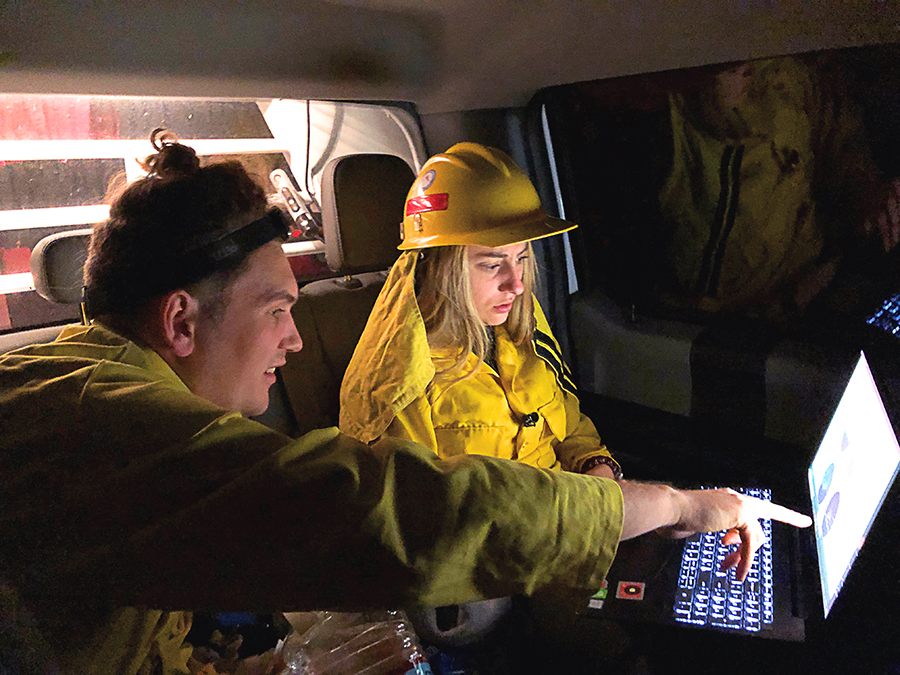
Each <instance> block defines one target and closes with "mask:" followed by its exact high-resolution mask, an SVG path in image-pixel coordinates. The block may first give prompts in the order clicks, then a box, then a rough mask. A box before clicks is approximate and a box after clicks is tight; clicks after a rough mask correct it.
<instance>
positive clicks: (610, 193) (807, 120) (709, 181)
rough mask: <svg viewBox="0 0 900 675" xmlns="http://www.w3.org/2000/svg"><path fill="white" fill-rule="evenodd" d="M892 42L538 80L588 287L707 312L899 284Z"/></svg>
mask: <svg viewBox="0 0 900 675" xmlns="http://www.w3.org/2000/svg"><path fill="white" fill-rule="evenodd" d="M898 53H900V52H898V47H897V46H896V45H886V46H877V47H870V48H864V49H854V50H838V51H829V52H818V53H811V54H801V55H795V56H785V57H774V58H767V59H760V60H754V61H746V62H741V63H728V64H721V65H713V66H704V67H701V68H691V69H685V70H679V71H669V72H663V73H653V74H648V75H639V76H632V77H623V78H617V79H614V80H602V81H595V82H583V83H578V84H574V85H566V86H563V87H558V88H554V89H552V90H548V91H547V92H544V100H545V104H546V110H547V118H548V126H549V130H550V136H551V139H552V145H553V149H554V152H555V154H556V157H557V163H556V165H557V166H556V168H557V169H558V171H559V173H560V179H559V191H560V193H561V198H562V201H563V203H564V204H565V208H566V212H567V215H568V216H569V218H571V219H573V220H575V221H576V222H579V223H580V224H581V225H582V227H581V228H580V230H578V231H576V232H574V233H573V235H572V237H573V242H575V247H574V248H575V250H574V251H573V253H574V256H575V261H576V267H577V269H578V272H579V282H580V284H579V285H580V287H581V288H582V290H588V291H590V290H599V291H601V292H603V293H605V294H607V295H608V296H610V297H612V298H613V299H614V300H616V301H617V302H618V303H619V304H620V305H622V306H623V307H626V308H627V309H629V310H630V309H631V308H632V307H636V308H637V311H638V313H643V314H653V315H657V316H664V317H669V318H678V319H686V320H689V321H697V322H702V323H721V322H732V321H738V322H744V321H746V320H751V321H760V322H767V323H773V324H776V325H780V326H792V327H797V326H806V325H810V324H813V325H816V326H821V325H823V324H825V325H834V326H839V325H840V323H841V322H842V321H847V320H853V321H857V322H860V321H862V320H863V318H864V316H865V315H867V314H868V313H869V312H870V311H874V310H875V309H876V308H877V307H878V306H879V305H880V303H881V301H882V300H883V299H884V298H885V297H889V296H890V295H891V293H896V292H897V291H898V290H900V288H898V287H897V282H896V279H897V278H900V277H898V271H900V263H898V260H900V259H898V255H900V252H898V250H897V243H898V238H900V237H898V234H897V233H898V232H900V208H898V203H900V201H898V200H900V180H898V176H900V165H898V161H897V159H896V158H897V157H898V156H900V154H898V153H900V135H898V134H897V133H896V129H897V128H898V122H900V115H898V111H900V97H898V96H897V93H896V92H897V91H900V88H898V84H900V67H898V66H897V62H898V59H897V56H898Z"/></svg>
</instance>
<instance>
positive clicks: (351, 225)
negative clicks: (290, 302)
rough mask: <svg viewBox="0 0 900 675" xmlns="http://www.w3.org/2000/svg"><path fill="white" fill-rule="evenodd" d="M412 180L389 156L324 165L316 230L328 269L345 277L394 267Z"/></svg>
mask: <svg viewBox="0 0 900 675" xmlns="http://www.w3.org/2000/svg"><path fill="white" fill-rule="evenodd" d="M413 180H415V174H414V173H413V170H412V169H411V168H410V167H409V165H408V164H407V163H406V162H405V161H403V160H402V159H400V158H399V157H396V156H395V155H379V154H363V155H347V156H345V157H338V158H337V159H333V160H331V161H330V162H328V164H326V165H325V170H324V171H323V172H322V229H323V231H324V234H325V260H326V261H327V262H328V266H329V267H330V268H331V269H332V270H334V271H335V272H337V273H338V274H345V275H349V274H358V273H361V272H373V271H376V270H385V269H387V268H389V267H390V266H391V265H393V264H394V261H396V260H397V256H398V255H399V251H398V250H397V246H399V245H400V223H401V221H402V220H403V205H404V204H405V202H406V194H407V192H409V188H410V186H411V185H412V183H413Z"/></svg>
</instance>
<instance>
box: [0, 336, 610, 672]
mask: <svg viewBox="0 0 900 675" xmlns="http://www.w3.org/2000/svg"><path fill="white" fill-rule="evenodd" d="M0 480H2V490H0V550H2V551H3V555H2V560H0V586H2V587H3V588H2V589H0V591H4V592H2V593H0V594H2V595H4V596H5V597H6V596H8V595H9V593H7V592H5V591H9V590H11V591H12V593H13V594H17V595H18V597H19V598H20V600H21V604H22V606H24V607H26V608H28V609H29V611H30V612H31V613H32V614H33V616H34V620H35V622H36V623H35V625H36V627H37V628H38V629H39V630H38V632H39V633H40V634H41V635H43V636H45V638H46V643H47V644H48V645H49V647H48V649H50V651H51V652H52V653H54V654H56V655H58V657H59V658H60V659H61V661H62V666H63V672H78V673H98V674H99V673H103V674H104V675H106V674H109V673H145V672H147V673H149V672H153V673H165V674H169V673H183V672H186V670H185V663H186V659H187V656H188V655H189V653H190V651H189V649H188V648H187V647H186V646H185V645H184V644H183V640H184V636H185V634H186V633H187V631H188V629H189V627H190V614H189V613H188V612H187V611H186V610H190V609H193V608H205V609H216V610H244V611H247V610H250V611H253V610H255V611H266V610H274V609H278V610H283V611H291V610H305V609H358V608H361V607H382V608H385V607H402V606H409V605H415V604H422V605H432V606H434V605H445V604H454V603H459V602H465V601H469V600H474V599H480V598H487V597H497V596H503V595H511V594H515V593H530V592H531V591H533V590H534V589H536V588H538V587H541V586H545V585H548V584H561V585H569V586H572V587H577V588H585V589H588V588H596V587H599V585H600V583H601V581H602V579H603V577H604V576H605V574H606V572H607V570H608V568H609V565H610V563H611V562H612V558H613V556H614V555H615V551H616V547H617V545H618V540H619V536H620V534H621V527H622V493H621V491H620V489H619V487H618V486H617V485H616V483H615V482H613V481H609V480H604V479H600V478H592V477H587V476H578V475H572V474H565V473H560V472H548V471H536V470H534V469H532V468H530V467H526V466H522V465H520V464H517V463H514V462H504V461H501V460H495V459H490V458H477V459H476V458H471V457H460V458H455V459H453V460H438V459H437V458H436V457H435V456H434V455H433V454H432V453H431V452H429V451H428V450H426V449H425V448H422V447H421V446H417V445H416V444H414V443H409V442H405V441H401V440H394V439H391V440H386V441H383V442H381V443H379V444H375V445H374V446H371V447H370V446H367V445H365V444H363V443H359V442H358V441H355V440H353V439H351V438H349V437H347V436H344V435H342V434H340V433H339V432H338V430H337V429H335V428H332V429H323V430H319V431H314V432H312V433H310V434H307V435H306V436H303V437H302V438H300V439H297V440H292V439H290V438H288V437H287V436H284V435H282V434H279V433H277V432H274V431H272V430H270V429H268V428H266V427H264V426H263V425H261V424H257V423H256V422H253V421H252V420H248V419H245V418H243V417H241V416H240V415H237V414H234V413H230V412H227V411H225V410H223V409H221V408H218V407H216V406H214V405H213V404H211V403H209V402H207V401H205V400H203V399H201V398H199V397H197V396H195V395H194V394H192V393H191V392H190V391H189V390H188V388H187V387H186V386H185V384H184V383H183V382H182V381H181V380H180V379H179V378H178V377H177V375H176V374H175V373H174V372H173V371H172V370H171V369H170V368H169V366H168V365H167V364H166V363H165V362H164V361H163V360H162V359H161V358H160V357H159V356H158V355H157V354H156V353H155V352H153V351H151V350H149V349H145V348H141V347H140V346H138V345H136V344H135V343H133V342H130V341H128V340H126V339H124V338H123V337H121V336H119V335H117V334H116V333H113V332H111V331H109V330H107V329H105V328H103V327H101V326H97V325H95V326H92V327H83V326H79V327H71V328H68V329H66V330H65V331H64V332H63V334H62V335H61V337H60V339H59V340H57V341H56V342H54V343H51V344H46V345H38V346H32V347H26V348H24V349H21V350H18V351H16V352H12V353H10V354H7V355H6V356H3V357H0ZM423 507H424V508H423ZM0 628H3V629H4V630H5V629H8V628H9V626H8V625H4V626H2V627H0ZM34 632H35V631H34V629H33V627H32V626H30V625H29V626H26V627H25V628H24V629H23V634H27V635H33V634H34ZM25 642H27V640H25ZM38 651H39V650H38Z"/></svg>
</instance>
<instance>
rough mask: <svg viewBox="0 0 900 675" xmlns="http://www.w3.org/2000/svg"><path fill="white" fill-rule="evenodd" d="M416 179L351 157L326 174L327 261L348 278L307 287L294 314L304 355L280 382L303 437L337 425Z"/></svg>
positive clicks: (401, 167)
mask: <svg viewBox="0 0 900 675" xmlns="http://www.w3.org/2000/svg"><path fill="white" fill-rule="evenodd" d="M413 180H415V174H414V173H413V171H412V169H411V168H410V167H409V165H408V164H407V163H406V162H405V161H403V160H402V159H400V158H399V157H395V156H393V155H378V154H365V155H348V156H346V157H339V158H337V159H334V160H332V161H331V162H329V163H328V164H327V165H326V167H325V171H324V173H323V177H322V221H323V223H322V224H323V231H324V234H325V250H326V260H327V261H328V265H329V267H331V269H332V270H334V271H335V272H337V273H339V274H341V275H344V276H341V277H337V278H334V279H325V280H321V281H314V282H312V283H309V284H307V285H305V286H303V287H302V288H301V289H300V297H299V300H298V302H297V304H296V305H295V307H294V311H293V314H294V320H295V321H296V323H297V329H298V330H299V331H300V336H301V337H302V338H303V349H302V350H301V351H299V352H296V353H293V354H288V357H287V363H286V364H285V365H284V366H283V367H282V369H281V375H282V381H283V383H284V387H285V392H286V393H287V397H288V400H289V401H290V405H291V409H292V410H293V413H294V417H295V419H296V422H297V432H298V433H301V434H302V433H306V432H307V431H311V430H312V429H317V428H321V427H326V426H334V425H336V424H337V422H338V416H339V399H340V391H341V380H342V379H343V377H344V371H345V370H346V369H347V365H348V364H349V363H350V357H351V356H353V350H354V349H355V348H356V343H357V342H358V341H359V337H360V335H362V331H363V329H364V328H365V326H366V321H367V320H368V318H369V313H370V312H371V311H372V307H373V306H374V304H375V299H376V298H377V297H378V293H379V292H380V291H381V287H382V286H383V285H384V281H385V279H386V278H387V270H388V269H389V268H390V266H391V265H393V264H394V261H396V259H397V256H398V255H399V251H398V250H397V246H398V245H399V244H400V222H401V221H402V220H403V205H404V203H405V201H406V195H407V193H408V192H409V188H410V186H411V185H412V183H413ZM374 270H378V271H374Z"/></svg>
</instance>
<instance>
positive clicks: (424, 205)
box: [406, 192, 450, 216]
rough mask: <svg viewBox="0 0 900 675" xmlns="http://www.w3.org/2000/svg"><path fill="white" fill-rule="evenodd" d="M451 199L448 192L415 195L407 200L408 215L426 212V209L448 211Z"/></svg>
mask: <svg viewBox="0 0 900 675" xmlns="http://www.w3.org/2000/svg"><path fill="white" fill-rule="evenodd" d="M449 201H450V195H449V194H447V193H446V192H440V193H438V194H434V195H424V196H422V197H413V198H412V199H410V200H408V201H407V202H406V215H407V216H411V215H414V214H416V213H425V212H426V211H446V210H447V203H448V202H449Z"/></svg>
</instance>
